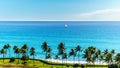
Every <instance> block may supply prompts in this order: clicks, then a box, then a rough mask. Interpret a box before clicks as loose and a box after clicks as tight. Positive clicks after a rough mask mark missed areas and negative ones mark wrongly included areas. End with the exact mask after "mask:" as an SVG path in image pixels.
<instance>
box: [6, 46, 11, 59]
mask: <svg viewBox="0 0 120 68" xmlns="http://www.w3.org/2000/svg"><path fill="white" fill-rule="evenodd" d="M10 48H11V46H10V45H9V44H7V49H8V50H9V58H10V57H11V54H10Z"/></svg>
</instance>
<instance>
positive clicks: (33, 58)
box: [33, 55, 34, 66]
mask: <svg viewBox="0 0 120 68" xmlns="http://www.w3.org/2000/svg"><path fill="white" fill-rule="evenodd" d="M33 66H34V55H33Z"/></svg>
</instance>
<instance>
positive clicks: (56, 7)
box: [0, 0, 120, 21]
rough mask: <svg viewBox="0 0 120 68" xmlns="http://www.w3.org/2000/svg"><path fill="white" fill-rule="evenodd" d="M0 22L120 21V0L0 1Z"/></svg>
mask: <svg viewBox="0 0 120 68" xmlns="http://www.w3.org/2000/svg"><path fill="white" fill-rule="evenodd" d="M0 20H2V21H4V20H7V21H9V20H12V21H13V20H22V21H26V20H27V21H44V20H45V21H46V20H47V21H49V20H50V21H51V20H52V21H53V20H55V21H56V20H58V21H59V20H60V21H65V20H67V21H68V20H69V21H71V20H75V21H81V20H82V21H83V20H84V21H89V20H92V21H93V20H95V21H96V20H115V21H116V20H120V0H0Z"/></svg>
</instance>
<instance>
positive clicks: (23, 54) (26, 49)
mask: <svg viewBox="0 0 120 68" xmlns="http://www.w3.org/2000/svg"><path fill="white" fill-rule="evenodd" d="M20 51H21V53H22V58H21V60H24V63H26V62H25V61H26V60H28V59H29V56H28V55H27V51H28V47H27V45H26V44H24V45H23V46H22V48H21V49H20Z"/></svg>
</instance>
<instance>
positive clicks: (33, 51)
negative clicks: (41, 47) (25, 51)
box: [30, 47, 35, 66]
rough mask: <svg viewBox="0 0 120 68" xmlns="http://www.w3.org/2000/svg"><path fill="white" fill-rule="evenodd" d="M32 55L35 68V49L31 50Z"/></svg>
mask: <svg viewBox="0 0 120 68" xmlns="http://www.w3.org/2000/svg"><path fill="white" fill-rule="evenodd" d="M30 55H31V56H33V66H34V59H35V48H33V47H32V48H31V49H30Z"/></svg>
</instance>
